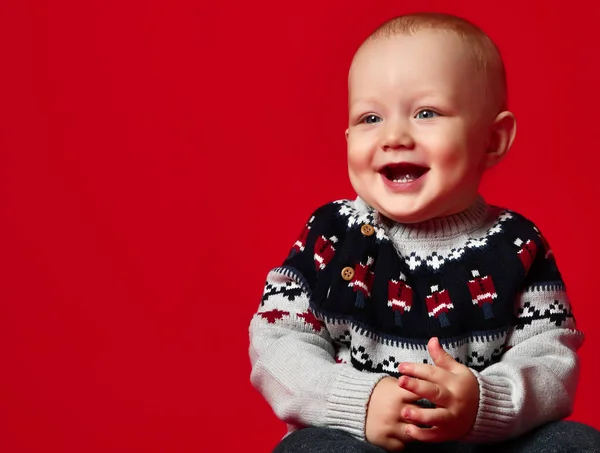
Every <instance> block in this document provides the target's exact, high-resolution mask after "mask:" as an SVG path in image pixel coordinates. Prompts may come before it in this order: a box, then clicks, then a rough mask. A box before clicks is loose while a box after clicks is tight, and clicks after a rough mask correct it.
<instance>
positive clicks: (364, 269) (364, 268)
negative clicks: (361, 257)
mask: <svg viewBox="0 0 600 453" xmlns="http://www.w3.org/2000/svg"><path fill="white" fill-rule="evenodd" d="M373 261H374V260H373V258H372V257H370V256H369V257H368V258H367V261H366V263H358V264H357V265H356V266H355V267H354V277H353V278H352V280H351V281H350V283H349V284H348V286H350V288H352V289H353V290H354V292H355V293H356V306H357V307H358V308H364V306H365V299H366V298H367V297H371V287H372V286H373V279H374V277H375V274H373V271H372V270H371V266H372V265H373Z"/></svg>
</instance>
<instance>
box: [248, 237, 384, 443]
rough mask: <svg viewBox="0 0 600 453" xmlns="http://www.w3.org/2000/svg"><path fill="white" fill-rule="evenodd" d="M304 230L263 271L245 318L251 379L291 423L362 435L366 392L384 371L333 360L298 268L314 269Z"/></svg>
mask: <svg viewBox="0 0 600 453" xmlns="http://www.w3.org/2000/svg"><path fill="white" fill-rule="evenodd" d="M308 230H310V228H309V227H308V226H307V229H305V233H304V234H303V235H302V236H301V238H300V239H299V242H297V243H296V245H295V248H293V249H292V253H291V255H290V256H292V255H294V257H293V259H288V260H286V262H285V263H284V265H283V266H282V267H279V268H276V269H274V270H272V271H271V272H269V274H268V276H267V281H266V285H265V289H264V293H263V297H262V301H261V303H260V307H259V309H258V311H257V312H256V314H255V315H254V316H253V318H252V320H251V322H250V351H249V354H250V361H251V364H252V371H251V375H250V380H251V382H252V384H253V386H254V387H255V388H256V389H257V390H258V391H259V392H260V393H261V394H262V395H263V397H264V398H265V399H266V401H267V402H268V403H269V405H270V406H271V408H272V409H273V411H274V412H275V414H276V415H277V417H278V418H279V419H281V420H282V421H284V422H286V423H288V425H290V426H291V427H292V428H298V427H302V426H327V427H332V428H337V429H342V430H345V431H347V432H350V433H351V434H353V435H355V436H356V437H359V438H364V435H365V434H364V430H365V418H366V409H367V404H368V401H369V398H370V395H371V392H372V391H373V388H374V387H375V385H376V384H377V382H379V380H380V379H382V378H383V377H385V376H386V374H375V373H367V372H361V371H359V370H356V369H355V368H353V367H352V365H351V364H346V363H337V362H336V360H335V349H334V345H333V342H332V339H331V337H330V335H329V332H328V330H327V328H326V325H325V323H324V322H323V321H322V320H321V319H319V318H317V317H316V316H315V314H314V313H313V312H312V311H311V309H310V298H311V289H310V285H309V284H308V283H307V279H306V277H305V275H303V273H302V272H301V271H300V268H303V269H306V268H307V267H306V266H310V267H311V268H312V269H311V271H310V274H311V276H315V275H317V274H318V272H313V271H314V270H315V269H314V268H315V264H314V263H315V259H314V257H313V256H314V253H315V252H314V250H315V248H314V247H315V246H314V244H315V242H316V240H315V238H316V237H317V235H316V234H315V228H312V231H311V232H310V234H307V232H308ZM319 237H321V236H320V235H319ZM320 263H321V264H322V263H323V261H320ZM292 264H295V265H296V266H297V267H294V266H293V265H292Z"/></svg>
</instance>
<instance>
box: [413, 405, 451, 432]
mask: <svg viewBox="0 0 600 453" xmlns="http://www.w3.org/2000/svg"><path fill="white" fill-rule="evenodd" d="M401 415H402V418H403V419H404V420H405V421H406V422H409V423H413V424H415V425H421V426H437V427H443V426H444V425H446V424H447V423H448V422H449V421H450V419H451V415H450V412H448V410H447V409H444V408H436V409H423V408H422V407H418V406H415V405H412V404H410V405H406V406H405V407H404V408H403V409H402V412H401Z"/></svg>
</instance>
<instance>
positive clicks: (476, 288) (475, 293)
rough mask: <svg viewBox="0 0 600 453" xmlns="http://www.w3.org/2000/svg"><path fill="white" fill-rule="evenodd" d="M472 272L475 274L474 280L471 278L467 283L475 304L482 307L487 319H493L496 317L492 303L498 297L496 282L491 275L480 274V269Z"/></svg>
mask: <svg viewBox="0 0 600 453" xmlns="http://www.w3.org/2000/svg"><path fill="white" fill-rule="evenodd" d="M471 274H472V275H473V280H469V282H468V283H467V285H468V287H469V292H470V293H471V298H472V301H473V305H478V306H479V307H481V309H482V310H483V316H484V317H485V319H491V318H493V317H494V311H493V310H492V304H493V302H494V299H497V298H498V294H497V293H496V289H495V288H494V282H493V281H492V278H491V277H490V276H489V275H486V276H484V277H482V276H480V275H479V271H478V270H473V271H471Z"/></svg>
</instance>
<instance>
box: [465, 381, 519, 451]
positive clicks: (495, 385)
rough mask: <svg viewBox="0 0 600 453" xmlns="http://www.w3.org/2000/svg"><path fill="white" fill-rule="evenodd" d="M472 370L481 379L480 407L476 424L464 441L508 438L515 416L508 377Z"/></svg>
mask: <svg viewBox="0 0 600 453" xmlns="http://www.w3.org/2000/svg"><path fill="white" fill-rule="evenodd" d="M471 371H472V372H473V374H474V375H475V377H476V378H477V380H478V381H479V409H478V411H477V418H476V419H475V424H474V425H473V428H472V429H471V432H469V434H468V435H467V437H466V438H464V439H463V441H465V442H473V443H483V442H492V441H496V440H498V439H504V438H506V435H507V433H510V432H511V424H512V422H513V421H514V418H515V407H514V405H513V403H512V392H511V386H510V384H509V383H508V382H506V379H501V378H494V377H487V376H482V375H481V374H479V373H478V372H476V371H474V370H471Z"/></svg>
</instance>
